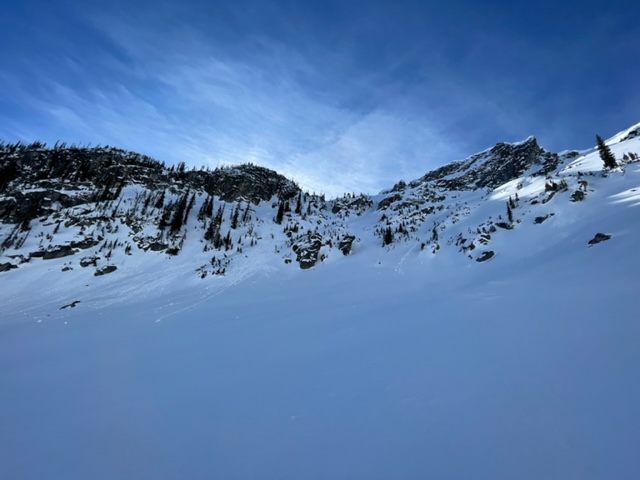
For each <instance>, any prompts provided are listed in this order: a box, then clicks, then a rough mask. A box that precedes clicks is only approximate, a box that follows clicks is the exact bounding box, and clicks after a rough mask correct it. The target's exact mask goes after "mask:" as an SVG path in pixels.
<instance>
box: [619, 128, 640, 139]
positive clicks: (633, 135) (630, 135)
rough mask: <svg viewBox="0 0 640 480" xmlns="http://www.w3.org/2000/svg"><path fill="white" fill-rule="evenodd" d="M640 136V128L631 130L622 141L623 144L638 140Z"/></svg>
mask: <svg viewBox="0 0 640 480" xmlns="http://www.w3.org/2000/svg"><path fill="white" fill-rule="evenodd" d="M638 136H640V127H638V128H634V129H633V130H631V131H630V132H629V133H627V135H626V136H625V137H624V138H623V139H622V140H620V141H621V142H624V141H625V140H631V139H632V138H636V137H638Z"/></svg>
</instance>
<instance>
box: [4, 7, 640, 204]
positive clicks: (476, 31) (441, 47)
mask: <svg viewBox="0 0 640 480" xmlns="http://www.w3.org/2000/svg"><path fill="white" fill-rule="evenodd" d="M4 3H5V5H3V7H2V14H1V15H0V45H2V46H3V47H2V48H1V49H0V138H1V139H3V140H5V141H14V140H23V141H32V140H36V139H38V140H43V141H46V142H50V143H53V142H55V141H56V140H63V141H67V142H73V143H81V144H92V145H95V144H103V145H104V144H109V145H114V146H118V147H122V148H127V149H132V150H136V151H139V152H142V153H146V154H149V155H151V156H154V157H155V158H157V159H159V160H164V161H165V162H167V163H175V162H178V161H180V160H184V161H185V162H186V163H187V164H188V165H195V166H200V165H210V166H216V165H221V164H223V165H226V164H232V163H240V162H246V161H252V162H254V163H257V164H260V165H264V166H267V167H270V168H274V169H276V170H278V171H280V172H282V173H284V174H286V175H287V176H290V177H292V178H294V179H295V180H296V181H298V183H299V184H300V185H301V186H302V187H303V188H306V189H308V190H310V191H316V192H320V191H322V192H325V193H327V194H329V195H334V194H338V193H342V192H345V191H353V192H361V191H362V192H367V193H375V192H377V191H379V190H380V189H382V188H386V187H389V186H391V185H392V184H393V183H395V182H396V181H397V180H399V179H401V178H402V179H405V180H410V179H413V178H416V177H418V176H420V175H422V174H423V173H425V172H426V171H427V170H430V169H432V168H434V167H437V166H439V165H442V164H444V163H447V162H449V161H451V160H456V159H461V158H464V157H466V156H468V155H470V154H473V153H475V152H477V151H479V150H483V149H485V148H487V147H490V146H491V145H493V144H494V143H496V142H499V141H518V140H522V139H524V138H526V137H527V136H529V135H535V136H536V137H537V138H538V141H539V143H540V144H541V145H542V146H544V147H546V148H548V149H551V150H554V151H559V150H563V149H569V148H588V147H590V146H592V144H593V143H594V134H595V133H599V134H600V135H602V136H605V137H606V136H610V135H612V134H614V133H616V132H617V131H619V130H622V129H624V128H626V127H628V126H630V125H631V124H634V123H637V122H638V121H640V108H639V107H640V88H638V85H640V42H638V38H640V22H638V17H639V15H638V14H640V7H639V6H638V5H637V4H636V3H635V2H630V1H627V2H620V1H616V0H612V1H609V2H606V3H605V2H593V1H590V0H586V1H583V2H564V3H563V2H551V1H547V0H543V1H538V2H531V3H528V4H521V5H516V3H517V2H506V1H491V0H490V1H485V2H482V3H478V2H471V1H462V0H460V1H459V0H449V1H447V2H428V1H412V0H394V1H376V0H370V1H349V0H343V1H334V0H324V1H322V2H316V1H269V0H262V1H255V0H236V1H234V2H222V1H201V0H181V1H180V2H177V1H163V0H154V1H146V0H142V1H133V0H129V1H122V0H114V1H110V2H102V1H86V0H83V1H80V0H58V1H52V0H49V1H46V2H45V1H40V0H23V1H21V2H4Z"/></svg>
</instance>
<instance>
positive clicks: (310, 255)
mask: <svg viewBox="0 0 640 480" xmlns="http://www.w3.org/2000/svg"><path fill="white" fill-rule="evenodd" d="M321 248H322V236H321V235H320V234H319V233H313V234H309V235H306V236H304V237H302V238H300V239H299V240H298V243H296V244H294V245H293V247H292V249H293V251H294V253H295V254H296V260H297V261H298V263H299V264H300V268H302V269H303V270H306V269H307V268H311V267H313V266H314V265H315V264H316V262H317V261H318V255H319V253H320V249H321Z"/></svg>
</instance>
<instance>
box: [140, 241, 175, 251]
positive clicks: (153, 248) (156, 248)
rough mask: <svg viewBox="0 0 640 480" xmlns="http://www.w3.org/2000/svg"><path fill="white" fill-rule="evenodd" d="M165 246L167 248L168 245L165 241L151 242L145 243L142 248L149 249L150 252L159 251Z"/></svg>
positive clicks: (164, 248)
mask: <svg viewBox="0 0 640 480" xmlns="http://www.w3.org/2000/svg"><path fill="white" fill-rule="evenodd" d="M167 248H169V245H167V244H166V243H162V242H153V243H150V244H149V245H147V246H146V248H144V250H151V251H152V252H160V251H162V250H166V249H167Z"/></svg>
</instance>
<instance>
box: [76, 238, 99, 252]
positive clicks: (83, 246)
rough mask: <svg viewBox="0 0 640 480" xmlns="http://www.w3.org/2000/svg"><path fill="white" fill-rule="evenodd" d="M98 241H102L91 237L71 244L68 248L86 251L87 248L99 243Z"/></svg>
mask: <svg viewBox="0 0 640 480" xmlns="http://www.w3.org/2000/svg"><path fill="white" fill-rule="evenodd" d="M100 240H102V239H98V240H96V239H94V238H93V237H85V238H84V239H83V240H81V241H79V242H71V243H70V246H71V248H79V249H81V250H86V249H87V248H92V247H95V246H96V245H98V244H99V243H100Z"/></svg>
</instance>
